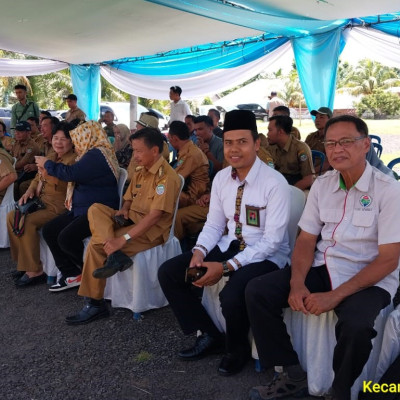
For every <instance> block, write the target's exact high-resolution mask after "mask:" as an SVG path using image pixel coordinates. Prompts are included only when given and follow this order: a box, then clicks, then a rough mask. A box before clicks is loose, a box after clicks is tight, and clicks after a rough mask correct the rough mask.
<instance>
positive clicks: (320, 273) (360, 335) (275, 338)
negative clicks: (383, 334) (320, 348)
mask: <svg viewBox="0 0 400 400" xmlns="http://www.w3.org/2000/svg"><path fill="white" fill-rule="evenodd" d="M290 277H291V268H290V267H287V268H284V269H283V270H280V271H276V272H272V273H270V274H267V275H264V276H261V277H258V278H256V279H253V280H252V281H251V282H250V283H249V284H248V285H247V288H246V303H247V310H248V315H249V319H250V325H251V329H252V332H253V335H254V339H255V342H256V346H257V351H258V355H259V357H260V361H261V364H262V365H263V366H264V367H265V368H270V367H273V366H275V365H283V366H285V365H286V366H288V365H295V364H298V363H299V359H298V357H297V353H296V352H295V351H294V349H293V346H292V343H291V341H290V337H289V335H288V333H287V330H286V325H285V323H284V321H283V313H282V309H283V308H287V307H289V305H288V296H289V292H290ZM305 284H306V286H307V288H308V290H309V291H310V292H311V293H315V292H327V291H330V290H331V284H330V279H329V274H328V271H327V269H326V266H325V265H323V266H321V267H315V268H311V270H310V272H309V273H308V275H307V277H306V281H305ZM389 303H390V295H389V293H388V292H387V291H386V290H384V289H381V288H379V287H377V286H373V287H369V288H367V289H364V290H361V291H360V292H357V293H355V294H353V295H351V296H349V297H347V298H346V299H345V300H343V301H342V302H341V303H340V304H339V305H338V306H337V307H336V308H335V310H334V311H335V313H336V315H337V317H338V322H337V324H336V328H335V335H336V340H337V344H336V347H335V350H334V355H333V370H334V373H335V377H334V380H333V384H332V388H333V390H334V392H335V395H336V396H337V397H338V398H339V399H340V400H347V399H350V389H351V386H352V385H353V383H354V381H355V380H356V379H357V377H358V376H359V375H360V374H361V372H362V369H363V367H364V365H365V363H366V362H367V360H368V358H369V354H370V352H371V349H372V343H371V340H372V339H373V338H374V337H375V336H376V331H375V330H374V323H375V319H376V317H377V315H378V314H379V312H380V311H381V309H383V308H385V307H386V306H387V305H388V304H389ZM294 334H295V333H294Z"/></svg>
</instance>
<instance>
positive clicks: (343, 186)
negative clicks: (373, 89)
mask: <svg viewBox="0 0 400 400" xmlns="http://www.w3.org/2000/svg"><path fill="white" fill-rule="evenodd" d="M324 145H325V151H326V155H327V157H328V161H329V163H330V164H331V165H332V167H333V168H334V169H335V170H334V171H328V172H327V173H325V174H324V175H322V176H320V177H318V178H317V180H316V181H315V182H314V184H313V185H312V187H311V190H310V193H309V195H308V198H307V203H306V207H305V210H304V213H303V215H302V217H301V219H300V222H299V226H300V228H301V233H300V235H299V237H298V238H297V241H296V245H295V249H294V252H293V256H292V266H291V267H289V268H285V269H283V270H281V271H277V272H272V273H270V274H266V275H264V276H262V277H259V278H257V279H254V280H253V281H252V282H250V283H249V284H248V285H247V288H246V303H247V310H248V315H249V318H250V323H251V329H252V332H253V335H254V339H255V342H256V345H257V350H258V355H259V357H260V361H261V364H262V366H263V367H264V368H270V367H273V366H283V370H280V372H279V373H277V374H276V375H275V377H274V379H273V381H272V382H270V383H269V384H268V385H266V386H258V387H255V388H253V389H252V390H251V392H250V398H251V400H272V399H277V398H280V397H285V396H291V395H294V394H295V393H297V392H299V391H302V390H304V389H305V388H306V387H307V377H306V373H305V371H303V370H302V368H301V366H300V364H299V358H298V355H297V353H296V352H295V351H294V349H293V346H292V343H291V341H290V337H289V335H288V333H287V331H286V326H285V323H284V321H283V316H282V309H283V308H285V307H286V308H287V307H290V308H291V309H292V310H293V311H298V312H303V313H304V314H306V315H307V314H314V315H320V314H322V313H324V312H327V311H330V310H334V311H335V314H336V315H337V317H338V322H337V324H336V328H335V334H336V339H337V344H336V347H335V351H334V356H333V371H334V380H333V383H332V393H331V396H332V397H331V398H332V399H334V400H350V389H351V387H352V386H353V383H354V382H355V380H356V379H357V377H358V376H359V375H360V374H361V372H362V370H363V368H364V365H365V363H366V362H367V360H368V358H369V355H370V352H371V349H372V343H371V340H372V339H373V338H374V337H375V336H376V331H375V330H374V322H375V318H376V317H377V315H378V314H379V313H380V311H381V310H382V309H383V308H385V307H386V306H387V305H389V303H390V301H391V297H393V296H394V294H395V292H396V290H397V287H398V285H399V279H398V276H399V274H398V270H397V266H398V263H399V256H400V230H399V228H398V225H399V221H400V209H399V207H398V205H397V201H398V199H399V198H400V184H399V183H398V182H396V181H395V180H394V179H393V178H391V177H389V176H387V175H384V174H383V173H382V172H380V171H379V170H378V169H376V168H374V167H372V166H371V165H370V164H369V163H368V161H366V160H365V154H366V153H367V152H368V150H369V148H370V139H369V137H368V127H367V125H366V124H365V122H364V121H362V120H361V119H360V118H357V117H353V116H350V115H342V116H340V117H336V118H332V119H330V120H329V121H328V122H327V124H326V126H325V140H324ZM319 237H320V239H319Z"/></svg>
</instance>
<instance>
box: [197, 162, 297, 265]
mask: <svg viewBox="0 0 400 400" xmlns="http://www.w3.org/2000/svg"><path fill="white" fill-rule="evenodd" d="M231 172H232V167H227V168H225V169H223V170H222V171H220V172H218V173H217V175H216V176H215V178H214V182H213V185H212V189H211V200H210V208H209V213H208V216H207V221H206V223H205V225H204V228H203V230H202V232H201V233H200V236H199V238H198V240H197V243H198V244H200V245H201V246H204V247H205V248H206V249H207V251H210V250H211V249H213V248H214V247H215V246H216V245H218V247H219V248H220V250H221V251H222V252H224V251H226V250H227V249H228V247H229V245H230V243H231V242H232V241H233V240H237V237H236V236H235V228H236V223H235V221H234V214H235V201H236V194H237V188H238V187H239V186H240V185H241V184H242V183H243V182H245V186H244V191H243V197H242V203H241V207H240V218H239V221H240V222H242V235H243V238H244V241H245V242H246V244H247V246H246V248H245V249H244V250H243V251H240V252H239V253H238V254H237V255H236V256H235V259H236V260H237V261H238V262H239V263H240V264H241V265H242V266H245V265H247V264H251V263H255V262H260V261H264V260H269V261H272V262H274V263H275V264H276V265H278V267H279V268H283V267H284V266H285V265H286V264H287V263H288V262H289V253H290V248H289V239H288V232H287V224H288V221H289V213H290V189H289V185H288V184H287V182H286V179H285V178H284V177H283V176H282V175H281V174H280V173H279V172H277V171H275V170H274V169H272V168H271V167H269V166H267V165H266V164H265V163H263V162H262V161H261V160H260V159H259V158H258V157H257V158H256V161H255V162H254V164H253V166H252V167H251V169H250V171H249V173H248V174H247V176H246V178H245V180H244V181H243V182H240V181H239V179H238V178H236V179H233V178H232V176H231ZM246 206H248V207H249V206H250V207H252V208H255V209H256V210H258V213H259V225H260V226H259V227H256V226H253V225H249V224H247V223H246V220H247V217H246ZM247 211H248V212H249V213H250V212H251V209H248V210H247ZM226 226H227V227H228V234H227V235H223V233H224V230H225V227H226ZM195 248H197V249H199V250H201V251H202V252H203V253H204V255H206V254H205V252H204V250H203V249H202V248H201V247H195ZM228 261H229V263H230V264H231V265H232V266H233V267H234V268H235V269H237V267H238V266H237V264H236V263H235V262H234V260H233V259H231V260H228Z"/></svg>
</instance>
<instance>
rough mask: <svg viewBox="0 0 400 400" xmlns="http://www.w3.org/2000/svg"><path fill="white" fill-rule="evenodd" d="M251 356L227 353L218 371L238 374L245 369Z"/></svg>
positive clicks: (228, 374)
mask: <svg viewBox="0 0 400 400" xmlns="http://www.w3.org/2000/svg"><path fill="white" fill-rule="evenodd" d="M249 358H250V357H249V356H243V355H238V354H232V353H227V354H225V355H224V356H223V357H222V360H221V362H220V364H219V367H218V373H219V374H220V375H223V376H230V375H234V374H237V373H238V372H240V371H241V370H242V369H243V367H244V366H245V365H246V363H247V361H248V360H249Z"/></svg>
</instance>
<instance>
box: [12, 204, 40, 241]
mask: <svg viewBox="0 0 400 400" xmlns="http://www.w3.org/2000/svg"><path fill="white" fill-rule="evenodd" d="M45 208H46V206H45V205H44V203H43V202H42V201H41V200H40V199H39V197H34V198H33V199H29V200H28V201H27V202H26V203H25V204H19V203H18V202H15V212H14V223H13V233H14V235H15V236H18V237H20V236H22V235H23V234H24V231H25V217H26V215H27V214H32V213H33V212H35V211H39V210H44V209H45Z"/></svg>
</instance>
